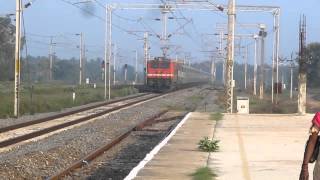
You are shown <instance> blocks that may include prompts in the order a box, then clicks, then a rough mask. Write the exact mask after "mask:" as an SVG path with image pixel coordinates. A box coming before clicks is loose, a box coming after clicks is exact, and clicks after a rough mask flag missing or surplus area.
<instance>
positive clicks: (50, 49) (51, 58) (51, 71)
mask: <svg viewBox="0 0 320 180" xmlns="http://www.w3.org/2000/svg"><path fill="white" fill-rule="evenodd" d="M52 41H53V37H52V36H51V37H50V47H49V80H50V81H52V74H53V68H52V67H53V44H54V43H53V42H52Z"/></svg>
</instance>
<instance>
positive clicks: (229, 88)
mask: <svg viewBox="0 0 320 180" xmlns="http://www.w3.org/2000/svg"><path fill="white" fill-rule="evenodd" d="M235 20H236V4H235V0H229V4H228V55H227V63H226V75H227V76H226V78H227V79H226V96H227V113H232V112H233V88H234V85H235V83H234V80H233V62H234V34H235Z"/></svg>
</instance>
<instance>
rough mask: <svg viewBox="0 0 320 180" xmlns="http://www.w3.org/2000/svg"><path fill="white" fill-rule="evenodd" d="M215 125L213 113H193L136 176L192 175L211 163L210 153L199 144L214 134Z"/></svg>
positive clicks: (149, 179)
mask: <svg viewBox="0 0 320 180" xmlns="http://www.w3.org/2000/svg"><path fill="white" fill-rule="evenodd" d="M214 125H215V122H214V121H213V120H210V114H209V113H192V114H191V115H190V117H189V118H188V119H187V121H186V122H185V123H184V124H183V125H182V126H181V127H180V129H179V130H178V131H177V132H176V134H175V135H174V136H173V137H172V138H171V139H170V140H169V141H168V143H167V144H166V145H165V146H164V147H163V148H162V149H161V150H160V151H159V152H158V154H156V155H155V157H154V158H153V159H152V160H151V161H150V162H149V163H147V164H146V166H145V167H144V168H143V169H142V170H141V171H140V172H139V173H138V174H137V176H136V178H135V179H136V180H160V179H161V180H164V179H173V180H180V179H181V180H186V179H192V176H191V174H192V173H194V172H195V171H196V170H197V169H198V168H199V167H204V166H206V165H207V161H208V158H209V154H208V153H206V152H201V151H199V150H198V149H197V148H198V145H197V144H198V142H199V140H200V139H202V138H203V137H206V136H207V137H209V138H211V137H212V136H213V131H214Z"/></svg>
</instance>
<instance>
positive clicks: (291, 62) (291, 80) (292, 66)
mask: <svg viewBox="0 0 320 180" xmlns="http://www.w3.org/2000/svg"><path fill="white" fill-rule="evenodd" d="M289 62H290V99H292V98H293V68H294V60H293V53H291V59H290V60H289Z"/></svg>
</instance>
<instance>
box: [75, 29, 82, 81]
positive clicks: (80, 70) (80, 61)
mask: <svg viewBox="0 0 320 180" xmlns="http://www.w3.org/2000/svg"><path fill="white" fill-rule="evenodd" d="M76 35H77V36H80V46H79V49H80V57H79V58H80V59H79V85H82V79H83V76H82V75H83V58H84V57H83V54H84V52H83V51H84V50H83V49H84V48H83V46H84V43H83V33H82V32H81V33H80V34H76Z"/></svg>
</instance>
